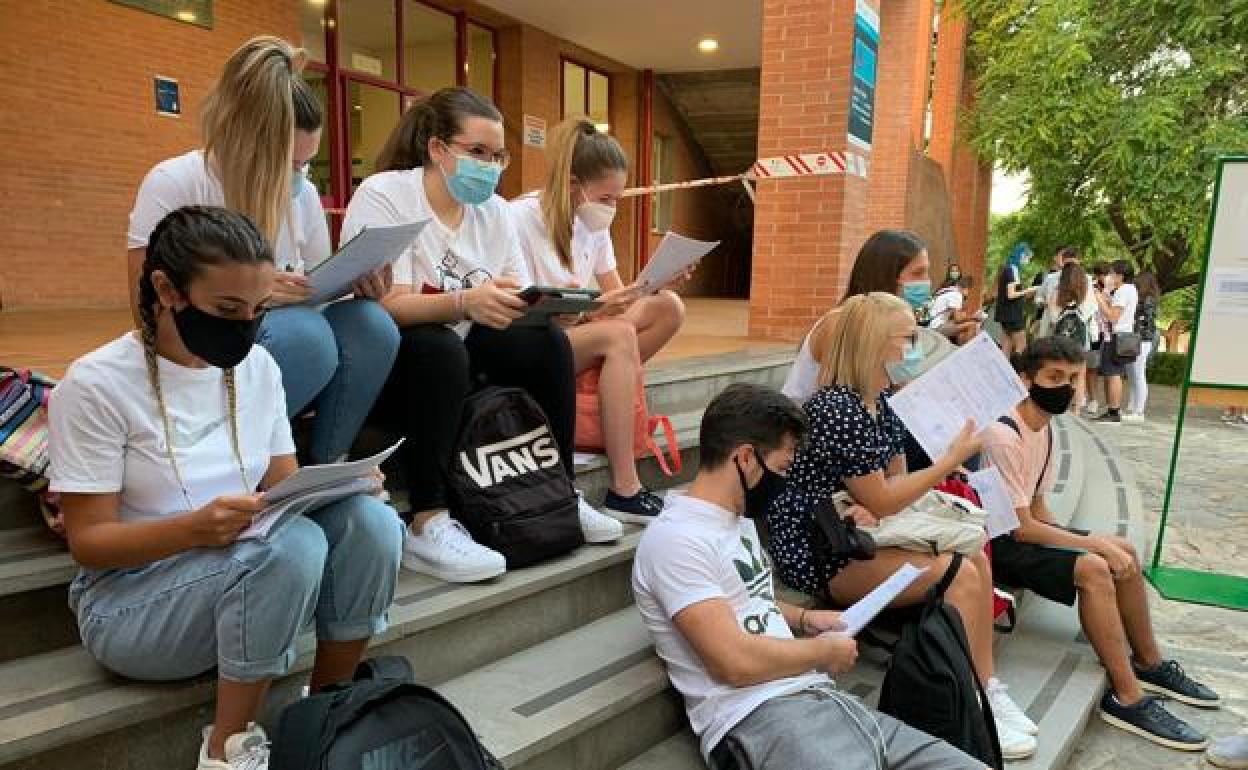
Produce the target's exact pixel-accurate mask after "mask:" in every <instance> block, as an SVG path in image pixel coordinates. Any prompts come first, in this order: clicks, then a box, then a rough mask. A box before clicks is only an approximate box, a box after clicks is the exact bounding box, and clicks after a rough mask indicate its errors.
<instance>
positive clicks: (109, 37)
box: [0, 0, 298, 309]
mask: <svg viewBox="0 0 1248 770" xmlns="http://www.w3.org/2000/svg"><path fill="white" fill-rule="evenodd" d="M214 6H215V7H214V11H215V17H216V21H215V28H214V29H212V30H205V29H201V28H200V27H196V26H193V25H190V24H184V23H181V22H177V21H173V20H171V19H166V18H163V17H160V16H155V15H152V14H149V13H145V12H142V11H138V10H134V9H132V8H126V7H124V6H120V5H116V4H113V3H109V2H104V1H103V0H74V2H53V1H52V0H29V1H28V2H21V3H5V4H4V15H3V19H4V20H3V22H2V23H0V24H2V32H0V35H2V41H3V42H2V44H0V104H3V105H4V107H3V109H2V110H0V167H2V168H4V169H5V171H4V173H3V174H2V175H0V205H3V206H4V209H5V210H4V212H3V214H2V215H0V222H2V224H0V281H3V284H2V285H0V291H2V292H3V301H4V307H5V308H6V309H7V308H20V307H37V306H43V307H57V306H60V307H65V306H72V307H86V306H108V305H120V304H124V303H125V301H126V296H127V294H126V285H125V275H126V268H125V251H126V240H125V233H126V224H127V217H128V215H129V212H130V208H131V205H132V204H133V201H134V194H135V191H136V190H137V188H138V185H139V182H140V181H141V180H142V178H143V175H144V174H145V173H146V172H147V170H148V169H149V168H150V167H151V166H152V165H154V164H155V163H157V162H158V161H160V160H162V159H164V158H167V157H169V156H171V155H176V154H178V153H181V152H185V151H186V150H188V149H191V148H193V147H195V146H197V145H198V144H199V130H198V124H197V116H198V106H199V101H200V100H201V99H202V98H203V96H204V94H205V93H206V92H207V90H208V89H209V88H210V87H211V85H212V82H213V80H214V78H215V77H216V74H217V72H218V71H219V70H220V68H221V65H222V63H223V62H224V61H225V59H226V58H227V57H228V56H229V54H230V53H231V52H232V51H233V50H234V49H235V48H237V47H238V45H239V44H241V43H242V42H243V41H245V40H246V39H247V38H249V37H251V36H252V35H255V34H258V33H261V32H267V33H272V34H277V35H282V36H286V37H295V36H297V30H298V18H297V11H298V6H297V5H296V4H295V3H292V2H279V1H273V2H261V1H260V0H217V2H216V3H215V4H214ZM153 75H164V76H167V77H172V78H175V79H177V80H178V82H179V84H180V86H181V99H182V103H183V104H182V109H183V114H182V116H181V117H180V118H169V117H161V116H158V115H157V114H156V112H155V106H154V102H153V86H152V76H153Z"/></svg>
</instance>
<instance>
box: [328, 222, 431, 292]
mask: <svg viewBox="0 0 1248 770" xmlns="http://www.w3.org/2000/svg"><path fill="white" fill-rule="evenodd" d="M427 224H429V220H428V219H423V220H421V221H419V222H411V223H408V224H405V225H384V226H381V227H366V228H364V229H363V230H361V231H360V232H359V234H357V235H356V236H355V237H354V238H352V239H351V240H349V241H347V242H346V243H344V244H343V245H342V248H340V249H338V251H337V252H336V253H335V254H332V255H331V256H330V257H329V258H328V259H326V260H325V261H324V262H322V263H320V264H319V265H317V266H316V267H314V268H312V269H311V270H309V271H308V286H309V287H311V289H312V296H311V297H309V298H308V302H307V304H310V305H319V304H321V303H323V302H333V301H334V300H336V299H340V298H341V297H343V296H345V295H347V294H349V293H351V284H353V283H355V282H356V281H357V280H359V278H360V277H361V276H363V275H367V274H368V273H371V272H373V271H375V270H380V269H381V268H383V267H385V266H386V265H388V264H390V263H391V262H394V261H395V260H396V259H398V258H399V257H401V256H403V252H404V251H406V250H407V248H408V247H409V246H411V245H412V242H413V241H415V240H416V236H418V235H420V231H421V230H423V229H425V225H427Z"/></svg>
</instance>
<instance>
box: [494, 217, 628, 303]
mask: <svg viewBox="0 0 1248 770" xmlns="http://www.w3.org/2000/svg"><path fill="white" fill-rule="evenodd" d="M508 208H509V209H510V211H511V215H512V222H513V223H514V224H515V226H516V236H517V237H518V238H519V239H520V248H521V249H522V250H523V251H524V256H525V258H526V259H527V261H528V266H529V273H530V274H531V275H532V276H533V281H534V282H535V283H537V284H538V285H539V286H567V285H568V284H576V285H577V286H578V287H580V288H586V287H589V286H591V285H594V281H595V279H596V278H597V277H598V276H600V275H602V274H603V273H609V272H611V271H612V270H614V269H615V247H614V246H613V245H612V244H611V231H610V230H603V231H602V232H599V233H595V232H591V231H590V230H589V228H587V227H585V225H584V224H583V223H582V222H581V220H580V219H575V218H574V219H573V222H572V268H573V269H572V270H568V269H567V268H566V267H564V266H563V263H562V262H560V261H559V254H558V252H556V251H555V245H554V243H552V242H551V240H550V231H549V230H547V229H546V222H545V220H543V219H542V204H541V199H540V198H539V197H538V194H537V193H529V194H528V195H524V196H521V197H519V198H516V199H515V200H513V201H511V202H510V203H509V204H508Z"/></svg>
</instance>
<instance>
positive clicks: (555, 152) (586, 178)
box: [541, 117, 628, 270]
mask: <svg viewBox="0 0 1248 770" xmlns="http://www.w3.org/2000/svg"><path fill="white" fill-rule="evenodd" d="M550 148H551V153H550V166H549V169H548V170H547V172H546V186H545V187H544V188H543V189H542V196H541V201H542V219H543V220H545V222H546V229H547V230H548V231H549V232H550V242H551V243H552V244H553V245H554V247H555V253H556V254H558V255H559V262H560V263H561V264H562V265H563V266H564V267H565V268H567V269H568V270H571V269H572V267H573V265H572V225H573V223H574V219H575V217H576V206H577V202H576V201H574V200H572V182H573V180H575V181H577V182H579V183H580V184H582V185H584V184H586V183H588V182H592V181H594V180H596V179H599V178H601V177H602V176H603V174H606V173H607V172H609V171H628V156H626V155H625V154H624V148H623V147H620V143H619V142H617V141H616V140H615V138H614V137H612V136H610V135H609V134H605V133H603V132H601V131H599V130H598V129H597V128H596V127H595V126H594V124H593V122H592V121H590V120H589V119H588V118H584V117H578V118H569V119H568V120H565V121H563V122H562V123H560V124H559V125H557V126H555V129H554V131H552V132H551V140H550Z"/></svg>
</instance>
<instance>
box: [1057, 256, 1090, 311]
mask: <svg viewBox="0 0 1248 770" xmlns="http://www.w3.org/2000/svg"><path fill="white" fill-rule="evenodd" d="M1087 298H1088V274H1087V272H1085V271H1084V269H1083V265H1081V264H1079V263H1078V262H1067V263H1066V264H1065V265H1063V266H1062V272H1061V273H1060V274H1059V275H1058V277H1057V305H1058V307H1059V308H1064V307H1066V306H1067V305H1070V304H1072V303H1073V304H1076V305H1082V304H1083V301H1084V300H1085V299H1087Z"/></svg>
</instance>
